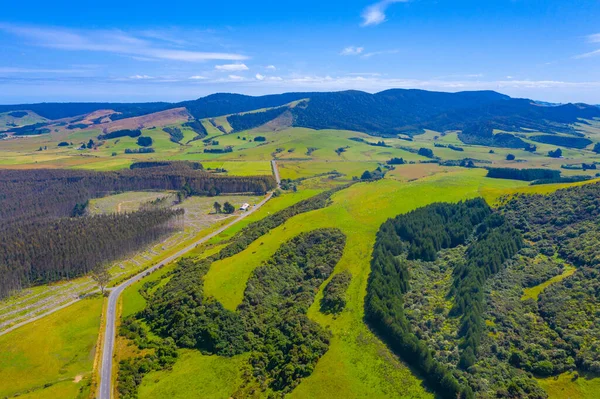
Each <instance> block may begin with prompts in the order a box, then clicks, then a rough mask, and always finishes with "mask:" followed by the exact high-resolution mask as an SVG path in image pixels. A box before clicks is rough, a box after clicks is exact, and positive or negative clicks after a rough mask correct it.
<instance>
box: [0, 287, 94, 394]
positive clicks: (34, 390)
mask: <svg viewBox="0 0 600 399" xmlns="http://www.w3.org/2000/svg"><path fill="white" fill-rule="evenodd" d="M102 303H103V300H102V298H100V297H97V298H95V299H87V300H83V301H80V302H78V303H76V304H74V305H72V306H69V307H68V308H65V309H63V310H61V311H58V312H56V313H54V314H52V315H50V316H47V317H44V318H42V319H40V320H38V321H35V322H33V323H30V324H28V325H26V326H24V327H21V328H19V329H17V330H15V331H13V332H11V333H8V334H5V335H2V336H0V353H2V356H0V381H1V383H0V397H5V396H14V395H16V394H18V393H23V394H25V393H27V392H31V393H30V395H29V396H25V397H32V398H33V397H36V398H37V397H41V398H44V397H75V396H76V393H77V392H79V390H80V389H81V388H82V387H84V386H85V384H86V382H87V381H88V380H89V377H90V375H91V372H92V366H93V361H94V352H95V345H96V340H97V337H98V331H99V328H100V316H101V312H102ZM55 384H56V385H55ZM59 393H60V394H59ZM72 394H75V395H72ZM53 395H59V396H53Z"/></svg>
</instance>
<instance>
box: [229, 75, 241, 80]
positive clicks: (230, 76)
mask: <svg viewBox="0 0 600 399" xmlns="http://www.w3.org/2000/svg"><path fill="white" fill-rule="evenodd" d="M228 78H229V79H230V80H244V77H243V76H239V75H229V76H228Z"/></svg>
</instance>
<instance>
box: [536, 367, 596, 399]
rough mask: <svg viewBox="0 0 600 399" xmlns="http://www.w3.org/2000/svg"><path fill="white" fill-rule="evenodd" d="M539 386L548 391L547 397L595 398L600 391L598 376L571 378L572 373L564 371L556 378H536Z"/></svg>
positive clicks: (554, 398)
mask: <svg viewBox="0 0 600 399" xmlns="http://www.w3.org/2000/svg"><path fill="white" fill-rule="evenodd" d="M538 383H539V384H540V386H541V387H542V388H543V389H544V390H545V391H546V392H548V399H596V398H598V395H599V393H600V378H597V377H596V378H588V377H585V376H581V377H579V378H578V379H577V380H573V374H571V373H564V374H561V375H560V376H559V377H558V378H556V379H555V378H554V377H550V378H544V379H538Z"/></svg>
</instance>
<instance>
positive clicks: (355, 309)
mask: <svg viewBox="0 0 600 399" xmlns="http://www.w3.org/2000/svg"><path fill="white" fill-rule="evenodd" d="M515 184H520V183H516V182H509V181H499V180H495V181H494V180H491V179H484V178H483V177H482V171H472V170H463V171H462V172H459V173H449V174H446V175H443V176H436V177H433V178H427V179H423V180H420V181H417V182H414V183H409V184H403V183H400V182H398V181H395V180H391V179H386V180H383V181H379V182H377V183H366V184H365V183H362V184H358V185H355V186H353V187H351V188H349V189H347V190H344V191H341V192H339V193H338V194H336V195H335V196H334V204H333V205H332V206H330V207H328V208H325V209H322V210H317V211H313V212H310V213H307V214H302V215H298V216H296V217H294V218H292V219H290V220H288V222H287V223H285V224H284V225H283V226H280V227H279V228H277V229H274V230H273V231H271V232H270V233H268V234H267V235H266V236H264V237H262V238H261V239H259V240H257V242H255V243H254V244H252V245H251V246H250V247H249V248H248V249H247V250H245V251H243V252H242V253H240V254H238V255H237V256H235V257H233V258H230V259H226V260H223V261H220V262H217V263H215V264H213V266H212V267H211V270H210V272H209V274H208V275H207V278H206V293H207V294H209V295H214V296H216V297H217V299H219V300H220V301H222V302H223V303H224V305H225V306H227V307H228V308H230V309H233V308H235V307H236V306H237V305H238V304H239V303H240V301H241V298H242V295H243V291H244V289H245V282H246V280H247V278H248V277H249V275H250V273H251V272H252V270H253V269H254V268H255V267H256V266H258V265H260V264H261V263H262V261H264V260H266V259H267V258H268V257H270V256H271V255H272V254H273V253H274V252H275V250H276V249H277V248H278V246H279V245H280V244H281V242H283V241H285V240H287V239H289V238H291V237H294V236H295V235H297V234H299V233H300V232H303V231H310V230H312V229H316V228H319V227H332V226H335V227H337V228H340V229H341V230H342V231H344V233H345V234H346V235H347V238H348V242H347V245H346V250H345V252H344V256H343V257H342V259H341V261H340V263H339V264H338V266H337V268H336V272H339V271H341V270H344V269H348V270H350V271H351V272H352V274H353V279H352V283H351V285H350V288H349V290H348V299H349V303H348V307H347V310H346V311H345V312H343V313H342V314H341V315H340V316H339V317H337V318H333V317H331V316H325V315H322V314H320V313H319V311H318V301H319V297H318V298H317V300H316V301H315V305H313V307H312V308H311V309H310V311H309V316H310V317H311V318H313V319H314V320H316V321H317V322H319V323H320V324H322V325H324V326H327V327H328V328H329V329H330V330H331V331H332V332H333V335H334V336H333V339H332V342H331V346H330V349H329V351H328V352H327V354H326V355H325V356H324V357H323V358H322V359H321V360H320V361H319V363H318V364H317V367H316V370H315V372H314V373H313V375H312V376H311V377H309V378H307V379H306V380H305V381H304V382H303V383H302V384H301V385H300V386H299V387H298V388H296V390H295V391H294V392H293V394H292V395H291V396H292V397H299V398H304V397H311V398H313V397H314V398H319V397H323V398H329V397H374V398H375V397H381V398H384V397H393V396H403V397H431V395H430V394H429V393H427V392H426V391H425V390H424V389H423V387H421V385H420V381H419V380H418V379H417V378H415V377H414V376H413V375H412V373H411V372H410V370H409V369H407V368H406V367H405V366H404V365H403V364H402V363H400V362H399V361H398V360H397V359H396V358H395V357H394V356H392V355H391V354H390V352H389V351H388V350H387V348H386V347H385V346H384V345H383V344H382V343H381V341H379V340H378V339H377V338H376V337H375V336H374V335H373V334H372V333H371V332H370V331H369V330H368V329H367V327H366V326H365V324H364V322H363V299H364V295H365V292H366V282H367V277H368V273H369V259H370V252H371V249H372V246H373V243H374V240H375V233H376V232H377V229H378V228H379V226H380V224H381V223H382V222H383V221H385V220H386V219H387V218H388V217H390V216H393V215H396V214H398V213H401V212H407V211H409V210H412V209H414V208H416V207H419V206H423V205H425V204H427V203H431V202H435V201H458V200H460V199H464V198H469V197H473V196H476V195H478V193H479V190H480V188H481V187H486V186H495V187H507V186H512V185H515ZM198 356H201V355H199V354H198ZM183 361H185V360H183ZM182 367H183V366H182ZM176 378H178V377H177V375H176V373H171V374H168V375H167V374H166V373H165V374H164V375H162V376H160V380H161V382H162V383H163V384H172V383H173V382H172V381H174V379H176ZM146 381H147V380H145V382H144V384H146ZM226 394H227V392H223V395H226ZM229 394H231V392H229ZM224 397H225V396H224Z"/></svg>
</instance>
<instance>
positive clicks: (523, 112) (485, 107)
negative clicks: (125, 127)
mask: <svg viewBox="0 0 600 399" xmlns="http://www.w3.org/2000/svg"><path fill="white" fill-rule="evenodd" d="M299 100H306V101H302V102H300V103H299V104H297V105H296V106H294V107H290V106H287V105H288V104H290V103H293V102H296V101H299ZM181 107H185V108H186V109H187V111H188V112H189V113H190V114H191V115H192V116H193V117H194V118H195V119H196V121H198V120H200V119H206V118H215V117H218V116H225V115H230V116H229V118H228V120H229V122H230V123H231V125H232V127H233V128H234V131H241V130H245V129H251V128H255V127H257V126H260V125H262V124H264V123H267V122H269V121H271V120H273V119H275V118H277V117H278V116H280V115H281V114H282V113H283V112H285V111H289V112H290V114H291V119H292V124H293V126H297V127H306V128H312V129H341V130H354V131H359V132H365V133H368V134H372V135H376V136H384V137H385V136H388V137H394V136H396V135H398V134H409V135H415V134H420V133H423V132H424V129H430V130H434V131H438V132H445V131H460V132H461V134H460V136H459V137H460V138H461V140H462V141H463V142H465V143H470V144H481V145H488V146H497V147H510V148H527V147H528V146H529V144H527V143H525V142H524V141H523V140H522V139H520V138H519V137H516V136H515V135H513V134H511V133H501V134H494V130H502V131H505V132H520V131H532V130H533V131H538V132H544V133H549V134H555V133H566V134H570V135H572V136H573V137H568V136H552V135H538V136H534V138H533V139H534V140H536V141H539V142H541V143H553V144H557V145H559V144H560V145H566V146H569V147H574V148H583V147H585V146H586V145H588V144H589V143H590V142H589V140H587V139H585V138H582V137H580V136H581V134H580V133H578V132H576V130H575V129H574V128H573V126H572V125H573V124H574V123H577V122H580V121H581V120H582V119H583V120H590V119H594V118H598V117H600V108H598V107H596V106H591V105H586V104H566V105H552V106H551V105H542V104H539V103H536V102H534V101H532V100H527V99H515V98H511V97H508V96H506V95H503V94H500V93H496V92H493V91H473V92H458V93H442V92H431V91H425V90H414V89H413V90H404V89H391V90H386V91H382V92H380V93H376V94H370V93H365V92H361V91H342V92H330V93H284V94H276V95H267V96H258V97H252V96H246V95H241V94H229V93H218V94H212V95H210V96H207V97H203V98H199V99H197V100H192V101H184V102H180V103H172V104H170V103H140V104H111V103H70V104H60V103H46V104H29V105H10V106H0V112H6V111H14V110H32V111H35V112H36V113H38V114H39V115H41V116H43V117H46V118H48V119H54V120H56V119H60V118H65V117H73V116H78V115H85V114H88V113H90V112H93V111H98V110H106V109H109V110H114V111H115V112H117V113H115V114H112V115H111V116H110V118H111V119H112V120H115V119H123V118H129V117H134V116H140V115H146V114H150V113H154V112H159V111H164V110H167V109H174V108H181ZM265 109H266V110H265ZM257 110H263V111H260V112H252V113H247V114H243V115H239V114H241V113H245V112H249V111H257ZM192 123H194V122H192ZM195 123H196V125H195V126H197V127H198V129H195V130H196V131H197V132H198V133H199V134H200V135H203V134H204V133H205V132H204V128H203V127H202V126H201V124H199V123H198V122H195ZM524 129H526V130H524ZM48 132H50V129H48V128H46V127H44V126H38V127H31V126H25V127H23V128H19V130H18V133H19V134H43V133H48ZM586 143H587V144H586Z"/></svg>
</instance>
